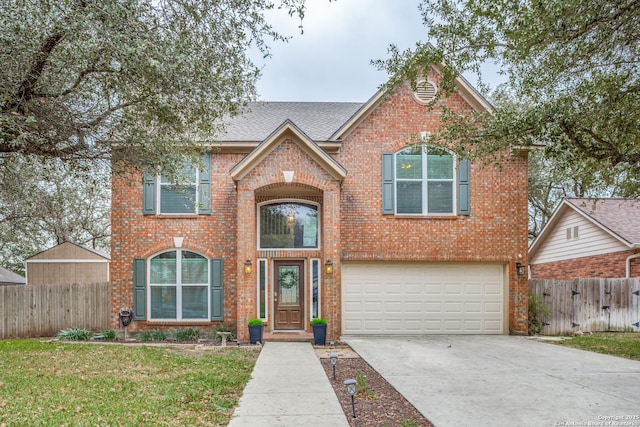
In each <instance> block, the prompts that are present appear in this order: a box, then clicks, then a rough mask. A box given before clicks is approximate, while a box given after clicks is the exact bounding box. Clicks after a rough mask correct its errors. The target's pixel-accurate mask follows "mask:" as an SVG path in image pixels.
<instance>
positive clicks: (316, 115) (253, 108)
mask: <svg viewBox="0 0 640 427" xmlns="http://www.w3.org/2000/svg"><path fill="white" fill-rule="evenodd" d="M363 105H364V103H358V102H252V103H250V104H249V105H248V108H247V109H246V111H245V113H244V114H242V115H239V116H237V117H235V118H233V119H227V120H226V121H225V124H226V127H227V129H226V133H225V134H224V135H222V136H221V137H220V141H221V142H224V141H245V142H249V141H263V140H265V139H266V138H267V137H268V136H269V135H271V133H272V132H273V131H274V130H276V129H277V128H278V127H279V126H280V125H281V124H282V123H284V121H285V120H287V119H289V120H291V121H292V122H293V123H294V124H295V125H296V126H297V127H298V128H299V129H300V130H301V131H303V132H304V133H305V134H306V135H307V136H308V137H309V138H311V139H312V140H314V141H327V140H328V139H329V137H331V135H333V133H334V132H335V131H337V130H338V129H339V128H340V126H342V125H343V124H344V123H345V122H347V121H348V120H349V119H350V118H351V117H352V116H353V115H354V114H355V113H356V112H357V111H358V110H359V109H360V108H361V107H362V106H363Z"/></svg>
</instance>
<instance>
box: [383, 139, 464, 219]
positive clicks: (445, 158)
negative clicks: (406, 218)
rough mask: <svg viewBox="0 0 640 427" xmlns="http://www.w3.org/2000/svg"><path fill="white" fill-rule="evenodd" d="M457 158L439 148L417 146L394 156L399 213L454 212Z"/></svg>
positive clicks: (397, 208) (397, 210)
mask: <svg viewBox="0 0 640 427" xmlns="http://www.w3.org/2000/svg"><path fill="white" fill-rule="evenodd" d="M454 171H455V159H454V157H453V155H452V154H451V153H449V152H448V151H446V150H444V149H442V148H439V147H431V146H426V145H418V146H414V147H410V148H407V149H404V150H402V151H400V152H398V153H396V155H395V176H396V192H395V194H396V213H398V214H418V215H421V214H429V215H431V214H445V215H447V214H453V213H454V205H455V203H454Z"/></svg>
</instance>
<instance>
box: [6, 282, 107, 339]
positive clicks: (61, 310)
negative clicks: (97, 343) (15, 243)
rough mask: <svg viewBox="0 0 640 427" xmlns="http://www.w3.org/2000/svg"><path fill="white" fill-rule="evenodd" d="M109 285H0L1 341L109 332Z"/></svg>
mask: <svg viewBox="0 0 640 427" xmlns="http://www.w3.org/2000/svg"><path fill="white" fill-rule="evenodd" d="M109 326H110V325H109V282H102V283H83V284H72V285H33V286H28V285H27V286H0V339H7V338H27V337H50V336H55V335H56V334H57V333H58V332H59V331H60V330H62V329H69V328H83V329H89V330H92V331H103V330H106V329H109Z"/></svg>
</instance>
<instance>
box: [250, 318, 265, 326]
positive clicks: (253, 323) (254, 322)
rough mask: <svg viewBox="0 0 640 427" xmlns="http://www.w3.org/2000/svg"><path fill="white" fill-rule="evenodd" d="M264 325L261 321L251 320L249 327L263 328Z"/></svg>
mask: <svg viewBox="0 0 640 427" xmlns="http://www.w3.org/2000/svg"><path fill="white" fill-rule="evenodd" d="M263 324H264V323H262V320H261V319H249V326H262V325H263Z"/></svg>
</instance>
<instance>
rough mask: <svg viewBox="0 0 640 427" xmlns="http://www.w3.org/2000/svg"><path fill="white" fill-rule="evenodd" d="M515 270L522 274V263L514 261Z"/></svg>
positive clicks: (519, 274)
mask: <svg viewBox="0 0 640 427" xmlns="http://www.w3.org/2000/svg"><path fill="white" fill-rule="evenodd" d="M516 272H517V273H518V276H524V264H523V263H521V262H516Z"/></svg>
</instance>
